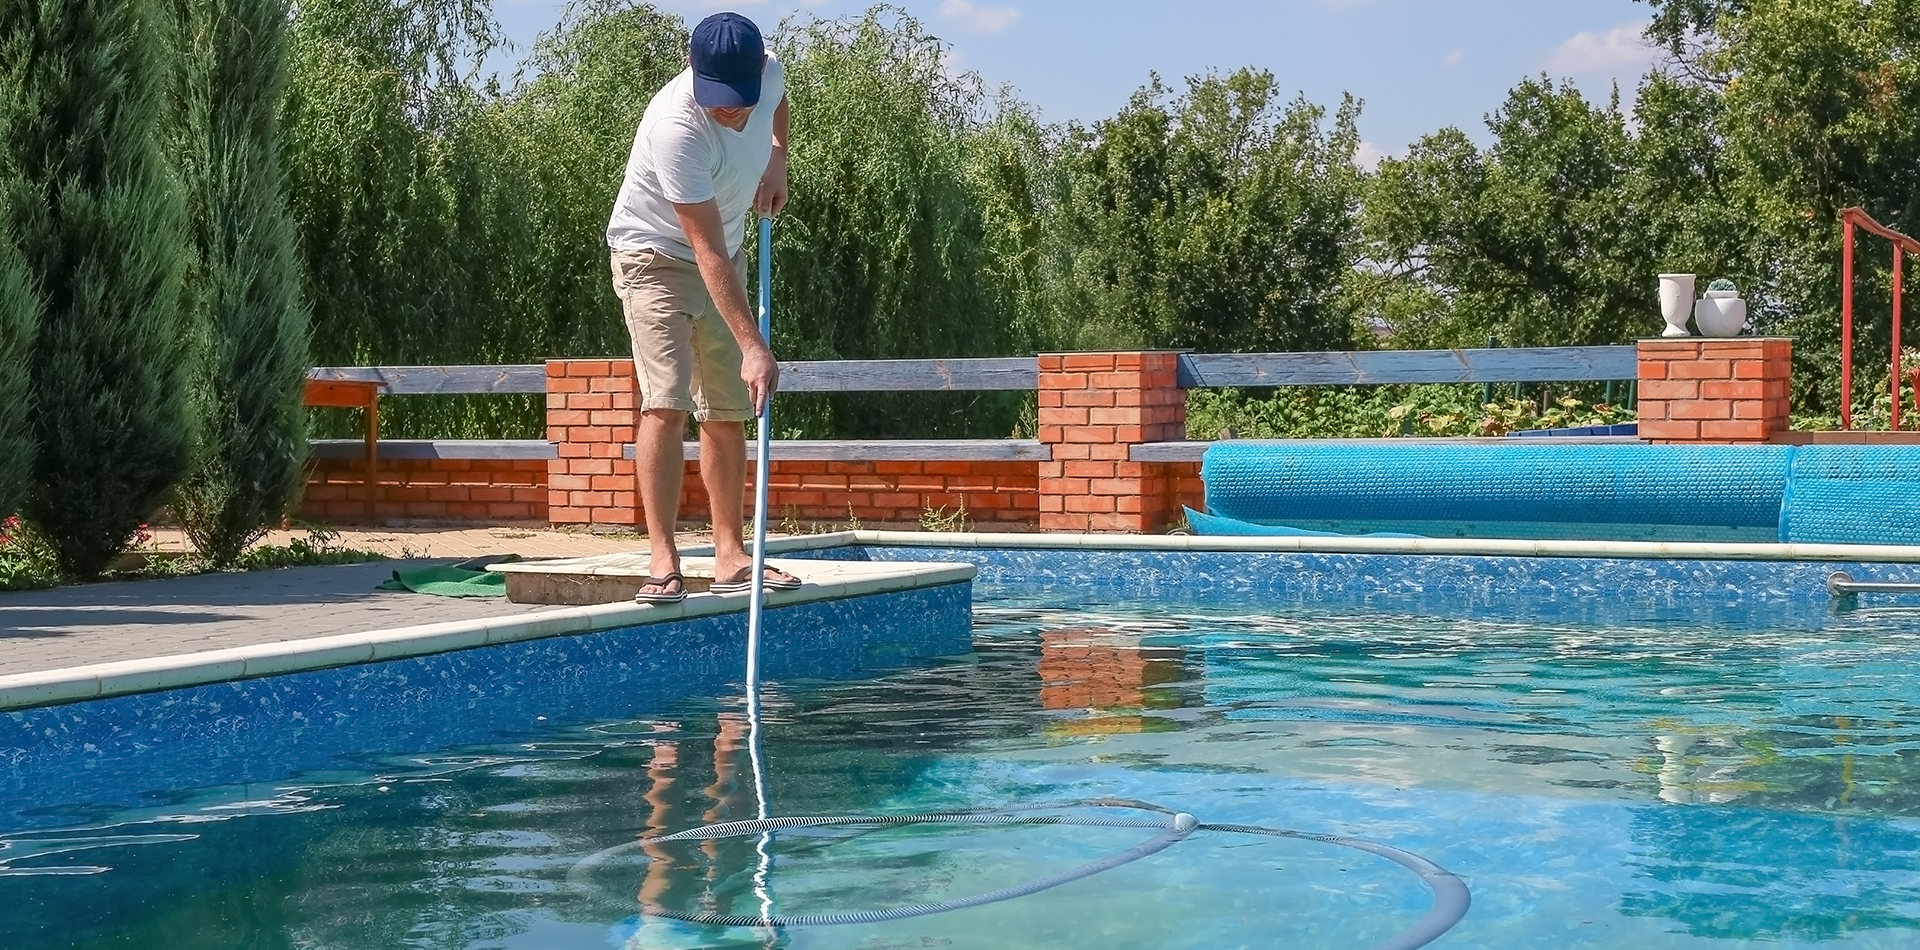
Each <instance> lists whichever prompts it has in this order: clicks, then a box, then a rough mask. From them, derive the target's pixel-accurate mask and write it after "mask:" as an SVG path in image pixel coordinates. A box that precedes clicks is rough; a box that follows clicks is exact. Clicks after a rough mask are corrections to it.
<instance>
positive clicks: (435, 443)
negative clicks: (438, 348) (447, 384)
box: [307, 439, 560, 461]
mask: <svg viewBox="0 0 1920 950" xmlns="http://www.w3.org/2000/svg"><path fill="white" fill-rule="evenodd" d="M366 449H367V444H366V443H365V442H362V441H361V440H359V439H314V440H313V441H312V442H309V443H308V445H307V454H308V455H309V456H311V457H313V458H356V459H357V458H360V457H361V456H362V455H364V454H365V453H366ZM380 457H381V458H383V459H467V460H490V461H491V460H514V459H523V460H534V459H551V458H559V457H560V452H559V450H558V449H556V448H554V445H553V443H552V442H547V441H544V440H540V439H499V440H482V439H392V440H387V439H382V440H381V442H380Z"/></svg>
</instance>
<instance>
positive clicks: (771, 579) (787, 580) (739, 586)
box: [707, 564, 804, 594]
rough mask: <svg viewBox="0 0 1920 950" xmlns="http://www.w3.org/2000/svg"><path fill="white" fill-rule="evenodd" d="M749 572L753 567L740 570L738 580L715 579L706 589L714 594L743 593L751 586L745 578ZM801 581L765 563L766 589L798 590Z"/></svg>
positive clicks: (750, 582) (764, 583) (763, 581)
mask: <svg viewBox="0 0 1920 950" xmlns="http://www.w3.org/2000/svg"><path fill="white" fill-rule="evenodd" d="M751 573H753V568H751V567H749V568H747V569H746V570H744V571H741V572H740V579H739V580H737V581H715V582H713V584H712V585H710V586H709V587H708V588H707V590H708V591H711V592H712V593H715V594H744V593H746V592H747V591H748V590H750V589H752V587H753V582H752V581H749V580H747V575H748V574H751ZM803 583H804V582H803V581H801V580H800V578H798V577H795V576H793V575H792V574H789V573H787V572H786V571H783V570H781V569H779V568H777V567H774V566H773V565H771V564H769V565H767V573H766V574H765V575H764V579H763V580H762V584H763V585H764V586H765V587H766V588H767V589H768V590H799V589H800V587H801V585H802V584H803Z"/></svg>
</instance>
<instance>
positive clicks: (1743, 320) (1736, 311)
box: [1693, 290, 1747, 336]
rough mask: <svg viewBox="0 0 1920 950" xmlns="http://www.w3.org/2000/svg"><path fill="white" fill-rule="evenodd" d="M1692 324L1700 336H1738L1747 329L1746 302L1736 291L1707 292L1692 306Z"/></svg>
mask: <svg viewBox="0 0 1920 950" xmlns="http://www.w3.org/2000/svg"><path fill="white" fill-rule="evenodd" d="M1693 322H1694V325H1696V326H1698V327H1699V328H1700V335H1701V336H1739V335H1740V331H1742V330H1745V329H1746V328H1747V302H1746V301H1744V300H1741V299H1740V295H1739V292H1737V291H1732V290H1709V291H1707V295H1706V296H1704V297H1701V298H1700V302H1699V303H1698V304H1695V305H1694V308H1693Z"/></svg>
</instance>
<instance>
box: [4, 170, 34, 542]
mask: <svg viewBox="0 0 1920 950" xmlns="http://www.w3.org/2000/svg"><path fill="white" fill-rule="evenodd" d="M0 174H4V173H0ZM39 313H40V298H39V296H38V295H36V294H35V293H34V290H33V282H32V280H31V279H30V278H29V277H28V276H27V265H26V262H25V261H23V260H21V258H20V249H19V248H18V247H16V246H15V245H14V243H13V241H12V239H11V238H9V237H8V236H7V235H6V234H5V233H4V232H0V520H4V519H6V518H8V517H9V516H11V515H12V514H13V513H14V512H16V511H18V510H20V501H21V499H22V498H24V497H25V496H26V491H27V484H28V480H29V479H30V478H31V477H32V475H33V432H32V430H31V428H29V426H30V425H31V424H32V421H33V412H32V408H31V402H30V401H29V400H28V397H27V393H28V383H29V380H28V377H27V366H28V361H29V360H30V359H31V358H32V356H33V354H32V352H31V351H32V349H33V328H34V325H35V324H36V323H37V322H38V319H39ZM0 533H4V532H3V531H0Z"/></svg>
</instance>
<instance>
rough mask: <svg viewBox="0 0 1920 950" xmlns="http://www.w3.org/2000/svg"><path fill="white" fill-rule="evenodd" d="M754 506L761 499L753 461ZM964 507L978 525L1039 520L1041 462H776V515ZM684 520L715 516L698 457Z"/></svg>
mask: <svg viewBox="0 0 1920 950" xmlns="http://www.w3.org/2000/svg"><path fill="white" fill-rule="evenodd" d="M746 504H747V506H749V507H751V505H752V504H753V464H752V462H751V461H749V463H748V465H747V492H746ZM963 506H964V507H965V508H966V510H967V518H968V519H969V520H971V521H974V522H980V523H993V524H1031V523H1033V522H1034V521H1035V518H1036V516H1037V515H1038V514H1039V511H1040V486H1039V466H1038V464H1037V463H1034V462H799V461H776V462H774V463H773V469H772V479H771V481H770V482H769V483H768V492H767V508H768V510H769V511H770V512H771V514H770V515H769V519H770V520H778V519H782V518H785V517H787V516H788V515H792V516H793V517H795V518H798V519H800V520H802V521H830V522H845V521H847V520H848V519H849V511H851V517H853V518H858V519H860V520H861V521H875V522H911V523H918V522H919V521H920V517H921V515H922V514H924V513H925V512H927V511H938V510H940V509H945V510H946V511H947V512H948V513H950V514H951V513H953V512H956V511H957V510H958V509H960V508H961V507H963ZM743 514H744V513H743ZM680 518H681V520H682V521H705V520H707V518H708V510H707V493H706V489H705V488H704V487H702V485H701V484H700V479H699V472H698V467H697V465H696V464H695V463H692V462H689V463H688V464H687V473H686V480H685V482H684V483H683V484H682V486H681V489H680Z"/></svg>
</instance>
